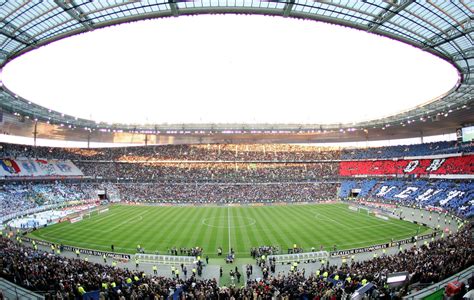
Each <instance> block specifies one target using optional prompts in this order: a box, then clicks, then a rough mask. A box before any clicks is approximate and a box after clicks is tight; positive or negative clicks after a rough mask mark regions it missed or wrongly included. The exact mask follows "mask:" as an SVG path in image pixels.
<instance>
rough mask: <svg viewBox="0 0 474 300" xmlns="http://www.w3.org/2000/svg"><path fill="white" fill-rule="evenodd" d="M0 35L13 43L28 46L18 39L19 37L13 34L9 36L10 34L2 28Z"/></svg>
mask: <svg viewBox="0 0 474 300" xmlns="http://www.w3.org/2000/svg"><path fill="white" fill-rule="evenodd" d="M0 34H2V35H4V36H6V37H7V38H9V39H12V40H14V41H15V42H18V43H20V44H23V45H29V43H28V42H26V41H24V40H23V39H22V38H20V37H19V36H15V35H13V34H11V33H10V32H8V31H6V30H5V29H3V28H0Z"/></svg>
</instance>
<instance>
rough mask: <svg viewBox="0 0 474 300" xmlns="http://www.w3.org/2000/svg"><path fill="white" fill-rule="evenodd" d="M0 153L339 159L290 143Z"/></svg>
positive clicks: (329, 151)
mask: <svg viewBox="0 0 474 300" xmlns="http://www.w3.org/2000/svg"><path fill="white" fill-rule="evenodd" d="M0 147H1V148H0V156H2V157H9V158H16V157H34V158H43V159H68V160H74V161H77V160H87V161H98V160H101V161H121V162H131V161H189V160H191V161H303V160H332V159H338V158H339V156H340V152H339V150H338V149H336V148H330V147H316V146H305V145H292V144H207V145H159V146H157V145H154V146H134V147H114V148H92V149H84V148H52V147H32V146H26V145H16V144H6V143H2V144H0Z"/></svg>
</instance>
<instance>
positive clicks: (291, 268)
mask: <svg viewBox="0 0 474 300" xmlns="http://www.w3.org/2000/svg"><path fill="white" fill-rule="evenodd" d="M294 271H295V266H293V265H291V267H290V272H291V273H293V272H294Z"/></svg>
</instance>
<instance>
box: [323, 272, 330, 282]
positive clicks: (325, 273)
mask: <svg viewBox="0 0 474 300" xmlns="http://www.w3.org/2000/svg"><path fill="white" fill-rule="evenodd" d="M328 276H329V273H328V271H325V272H324V273H323V277H324V280H326V279H327V278H328Z"/></svg>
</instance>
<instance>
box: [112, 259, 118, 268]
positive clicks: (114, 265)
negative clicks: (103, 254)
mask: <svg viewBox="0 0 474 300" xmlns="http://www.w3.org/2000/svg"><path fill="white" fill-rule="evenodd" d="M116 266H117V263H116V262H115V260H114V261H112V267H114V268H115V267H116Z"/></svg>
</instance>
